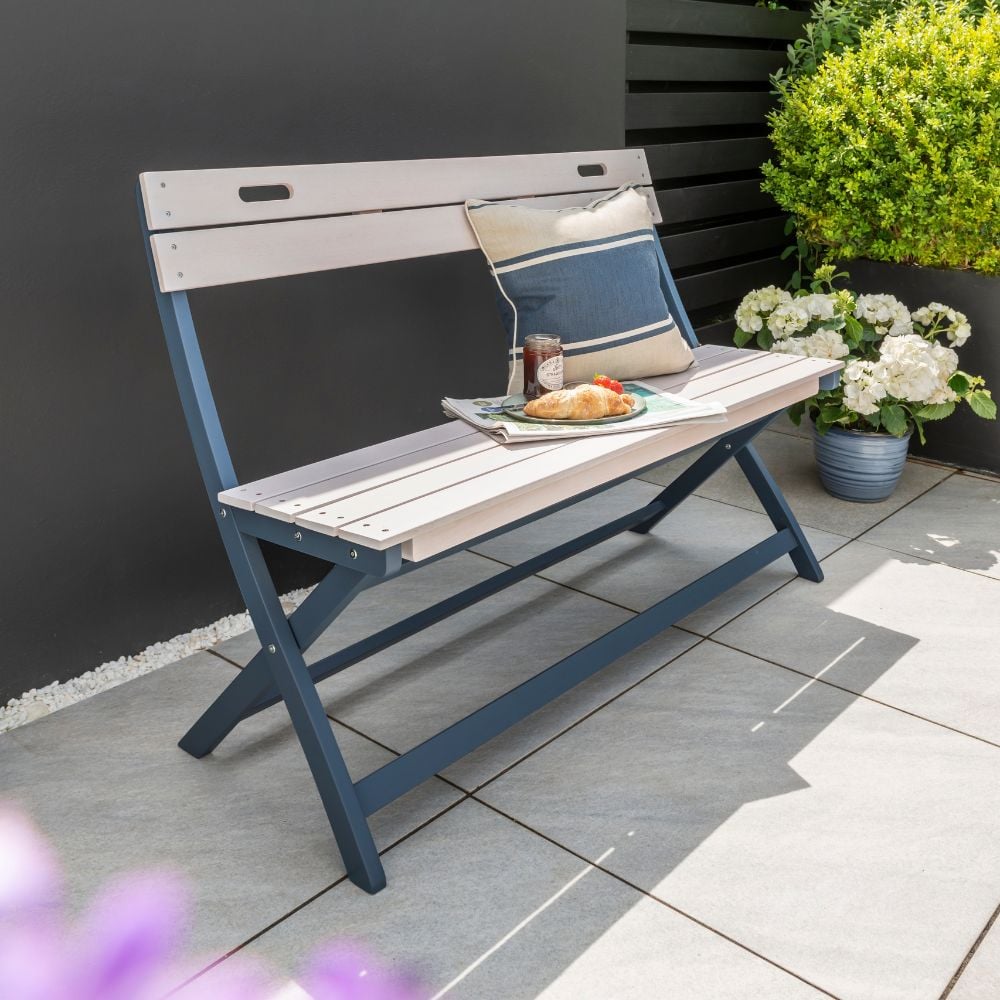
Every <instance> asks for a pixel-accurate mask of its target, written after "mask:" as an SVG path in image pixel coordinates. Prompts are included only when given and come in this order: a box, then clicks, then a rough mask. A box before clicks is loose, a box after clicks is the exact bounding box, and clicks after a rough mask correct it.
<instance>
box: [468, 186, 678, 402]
mask: <svg viewBox="0 0 1000 1000" xmlns="http://www.w3.org/2000/svg"><path fill="white" fill-rule="evenodd" d="M465 211H466V214H467V215H468V218H469V222H470V224H471V225H472V228H473V229H474V230H475V232H476V237H477V238H478V240H479V245H480V246H481V247H482V250H483V253H484V254H485V255H486V258H487V260H488V261H489V262H490V267H491V270H492V272H493V276H494V278H495V279H496V282H497V286H498V289H499V294H498V296H497V298H498V301H499V304H500V313H501V316H502V317H503V322H504V326H506V328H507V337H508V345H509V348H510V359H511V366H512V367H511V385H512V386H514V387H515V388H517V387H518V386H519V383H520V379H521V353H522V345H523V344H524V338H525V337H527V336H528V335H529V334H532V333H555V334H558V335H559V336H560V337H561V338H562V344H563V351H564V365H565V377H566V381H567V382H575V381H584V380H586V381H589V380H590V379H591V378H593V376H594V373H595V372H600V373H602V374H604V375H609V376H611V377H612V378H616V379H625V378H644V377H646V376H651V375H664V374H667V373H668V372H678V371H683V370H684V369H685V368H687V367H688V366H689V365H690V364H691V362H692V361H693V360H694V355H693V354H692V353H691V348H690V347H689V346H688V343H687V341H685V339H684V337H683V336H682V334H681V332H680V330H679V329H678V327H677V325H676V323H674V321H673V319H672V318H671V316H670V311H669V310H668V308H667V303H666V301H665V300H664V298H663V292H662V290H661V288H660V270H659V263H658V260H657V256H656V243H655V240H656V239H657V236H656V231H655V229H654V228H653V220H652V217H651V216H650V214H649V208H648V207H647V205H646V200H645V198H644V197H643V196H642V195H641V194H640V193H639V192H638V191H636V190H635V189H634V188H632V187H628V186H626V187H623V188H620V189H619V190H618V191H615V192H614V194H611V195H607V196H605V197H603V198H600V199H598V200H597V201H594V202H591V203H590V204H589V205H587V206H586V207H584V208H563V209H556V210H552V209H539V208H528V207H526V206H522V205H496V204H493V203H491V202H488V201H467V202H466V203H465Z"/></svg>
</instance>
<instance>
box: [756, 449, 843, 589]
mask: <svg viewBox="0 0 1000 1000" xmlns="http://www.w3.org/2000/svg"><path fill="white" fill-rule="evenodd" d="M736 461H737V462H739V465H740V468H741V469H742V470H743V474H744V475H745V476H746V477H747V481H748V482H749V483H750V485H751V487H752V488H753V491H754V493H756V494H757V499H758V500H760V502H761V505H762V506H763V508H764V510H765V511H766V512H767V516H768V517H769V518H770V519H771V523H772V524H773V525H774V526H775V528H777V529H778V530H779V531H781V530H782V529H783V528H787V529H788V530H789V531H790V532H791V533H792V535H793V537H794V538H795V542H796V544H795V548H794V549H792V550H791V552H789V553H788V555H789V556H790V557H791V560H792V564H793V565H794V566H795V570H796V572H797V573H798V574H799V576H801V577H803V578H804V579H806V580H812V581H813V583H820V582H821V581H822V579H823V570H822V569H821V568H820V565H819V560H818V559H817V558H816V554H815V553H814V552H813V550H812V546H811V545H810V544H809V540H808V539H807V538H806V536H805V532H804V531H803V530H802V527H801V525H800V524H799V522H798V519H797V518H796V517H795V515H794V514H793V513H792V508H791V507H789V506H788V501H787V500H786V499H785V495H784V494H783V493H782V492H781V489H780V487H779V486H778V484H777V483H776V482H775V481H774V477H773V476H772V475H771V473H770V472H769V471H768V469H767V466H766V465H765V464H764V461H763V459H762V458H761V457H760V455H758V454H757V449H756V448H755V447H754V446H753V445H752V444H746V445H744V446H743V447H742V448H741V449H740V450H739V451H738V452H737V453H736Z"/></svg>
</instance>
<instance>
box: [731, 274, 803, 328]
mask: <svg viewBox="0 0 1000 1000" xmlns="http://www.w3.org/2000/svg"><path fill="white" fill-rule="evenodd" d="M791 299H792V294H791V292H787V291H785V289H784V288H778V287H777V286H775V285H766V286H765V287H764V288H755V289H754V290H753V291H752V292H748V293H747V294H746V295H744V296H743V301H742V302H740V304H739V306H738V307H737V309H736V317H735V318H736V325H737V326H738V327H739V328H740V329H741V330H746V331H747V332H748V333H757V332H758V331H759V330H762V329H763V327H764V317H765V316H766V315H767V314H768V313H770V312H771V311H772V310H774V309H775V308H777V307H778V306H779V305H781V304H782V303H784V302H790V301H791Z"/></svg>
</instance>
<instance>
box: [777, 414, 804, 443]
mask: <svg viewBox="0 0 1000 1000" xmlns="http://www.w3.org/2000/svg"><path fill="white" fill-rule="evenodd" d="M768 430H769V431H774V432H776V433H778V434H793V435H794V436H795V437H800V438H806V439H807V440H811V439H812V425H811V424H810V423H809V421H808V419H804V420H803V421H802V422H801V423H800V424H799V425H798V426H796V425H795V424H793V423H792V421H791V419H790V418H789V416H788V414H787V412H786V413H782V414H781V416H780V417H777V418H776V419H775V421H774V423H773V424H771V426H770V427H768Z"/></svg>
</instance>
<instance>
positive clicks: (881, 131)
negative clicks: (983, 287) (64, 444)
mask: <svg viewBox="0 0 1000 1000" xmlns="http://www.w3.org/2000/svg"><path fill="white" fill-rule="evenodd" d="M964 13H965V8H964V6H963V5H962V4H960V3H956V2H951V3H946V4H943V5H941V6H934V5H929V4H925V3H919V4H914V5H911V6H907V7H905V8H904V9H903V10H902V11H901V12H900V14H899V15H898V16H897V18H896V19H895V20H894V21H889V20H888V19H887V18H882V19H880V20H879V21H877V22H876V23H875V24H873V25H872V26H870V27H869V28H866V29H865V30H863V31H862V32H861V36H860V41H859V45H858V47H857V48H856V49H846V50H844V51H842V52H840V53H837V54H833V53H831V54H828V55H827V56H826V58H824V59H823V60H822V61H821V62H820V63H819V65H818V66H817V67H816V70H815V72H814V73H812V74H811V75H804V76H800V77H799V78H797V79H795V80H794V81H793V82H792V83H791V84H790V85H789V86H788V87H787V88H786V89H785V91H784V98H783V101H782V104H781V107H779V108H778V110H776V111H775V112H773V113H772V115H771V118H770V123H771V131H772V140H773V143H774V147H775V157H774V160H773V161H772V162H770V163H767V164H765V165H764V177H765V182H764V189H765V190H766V191H769V192H770V193H771V194H772V195H773V196H774V198H775V199H776V200H777V202H778V204H779V205H781V207H782V208H784V209H785V210H786V211H788V212H790V213H792V215H793V216H794V217H795V219H796V221H797V225H798V231H799V235H800V236H802V237H804V238H805V239H806V240H807V241H809V242H810V243H813V244H818V245H820V246H824V247H828V248H831V250H832V251H833V252H834V253H835V254H836V255H838V256H840V257H843V258H847V259H850V258H853V257H861V256H864V257H870V258H873V259H875V260H887V261H897V262H906V263H916V264H924V265H927V266H930V267H959V268H965V267H972V268H975V269H977V270H980V271H983V272H986V273H988V274H997V273H1000V12H998V10H997V8H996V7H995V6H993V5H989V6H987V7H986V9H985V10H984V12H983V14H982V16H981V17H980V18H979V19H978V20H975V19H972V20H970V19H967V17H966V16H963V15H964Z"/></svg>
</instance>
